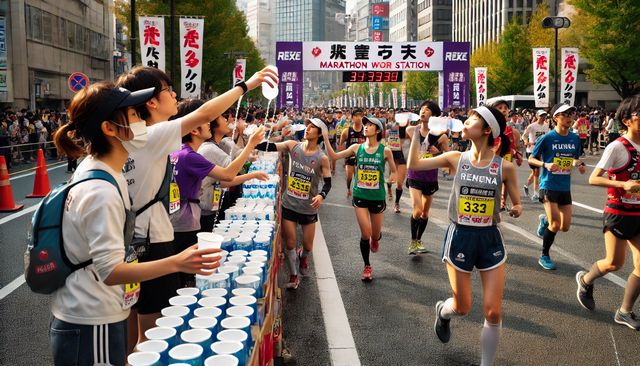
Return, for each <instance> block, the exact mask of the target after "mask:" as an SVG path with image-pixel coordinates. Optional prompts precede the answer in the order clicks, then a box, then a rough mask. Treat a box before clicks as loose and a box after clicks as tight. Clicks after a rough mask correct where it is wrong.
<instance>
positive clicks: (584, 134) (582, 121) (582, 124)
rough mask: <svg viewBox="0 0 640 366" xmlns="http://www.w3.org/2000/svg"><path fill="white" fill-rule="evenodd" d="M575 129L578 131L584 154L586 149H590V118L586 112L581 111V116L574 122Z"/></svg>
mask: <svg viewBox="0 0 640 366" xmlns="http://www.w3.org/2000/svg"><path fill="white" fill-rule="evenodd" d="M573 129H575V130H577V131H578V137H579V138H580V146H582V155H583V156H584V154H585V151H588V150H589V149H588V147H589V120H588V119H587V114H586V113H585V112H581V113H580V118H578V120H577V121H576V123H574V124H573Z"/></svg>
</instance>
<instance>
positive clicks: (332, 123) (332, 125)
mask: <svg viewBox="0 0 640 366" xmlns="http://www.w3.org/2000/svg"><path fill="white" fill-rule="evenodd" d="M324 120H325V121H329V122H328V123H327V128H328V129H329V139H328V140H327V141H329V144H331V147H333V148H334V149H337V146H336V142H337V136H336V124H337V122H338V121H337V120H336V119H335V118H334V117H333V111H332V110H329V111H328V112H327V113H326V114H325V116H324ZM335 174H336V162H335V161H331V175H332V176H333V175H335Z"/></svg>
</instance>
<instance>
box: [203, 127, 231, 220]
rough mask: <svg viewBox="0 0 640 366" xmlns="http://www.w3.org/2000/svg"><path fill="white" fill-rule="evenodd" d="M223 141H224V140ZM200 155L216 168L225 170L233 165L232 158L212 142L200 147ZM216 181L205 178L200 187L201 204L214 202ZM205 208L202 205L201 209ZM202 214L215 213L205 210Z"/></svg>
mask: <svg viewBox="0 0 640 366" xmlns="http://www.w3.org/2000/svg"><path fill="white" fill-rule="evenodd" d="M222 141H224V139H223V140H222ZM198 154H200V155H202V156H204V157H205V159H207V160H209V161H210V162H212V163H213V164H215V165H216V166H220V167H223V168H226V167H227V166H229V164H231V161H232V159H231V156H229V154H227V153H226V152H225V151H224V150H222V149H221V148H220V147H219V146H218V145H216V144H214V143H213V142H210V141H207V142H205V143H203V144H202V145H200V148H199V149H198ZM216 181H217V180H216V179H214V178H211V177H205V178H204V179H203V180H202V186H201V187H200V197H199V199H200V202H201V203H203V202H211V201H212V200H213V189H212V188H211V187H212V186H213V184H214V183H215V182H216ZM203 206H204V205H202V204H201V205H200V207H201V208H203ZM207 207H208V206H207ZM201 214H202V215H204V216H207V215H212V214H213V211H210V210H205V209H204V208H203V209H202V213H201Z"/></svg>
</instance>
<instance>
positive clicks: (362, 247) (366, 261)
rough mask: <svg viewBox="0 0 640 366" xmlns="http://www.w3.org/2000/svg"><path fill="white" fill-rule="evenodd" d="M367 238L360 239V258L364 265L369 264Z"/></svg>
mask: <svg viewBox="0 0 640 366" xmlns="http://www.w3.org/2000/svg"><path fill="white" fill-rule="evenodd" d="M370 250H371V248H370V246H369V239H360V252H361V253H362V260H363V261H364V265H365V266H370V265H371V263H369V253H370Z"/></svg>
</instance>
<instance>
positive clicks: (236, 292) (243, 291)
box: [231, 287, 256, 297]
mask: <svg viewBox="0 0 640 366" xmlns="http://www.w3.org/2000/svg"><path fill="white" fill-rule="evenodd" d="M231 294H232V295H233V296H254V297H255V294H256V290H255V289H252V288H249V287H242V288H234V289H233V290H231Z"/></svg>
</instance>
